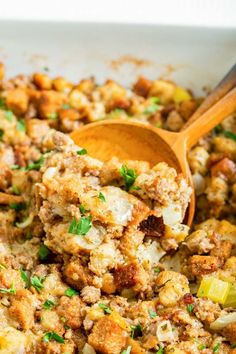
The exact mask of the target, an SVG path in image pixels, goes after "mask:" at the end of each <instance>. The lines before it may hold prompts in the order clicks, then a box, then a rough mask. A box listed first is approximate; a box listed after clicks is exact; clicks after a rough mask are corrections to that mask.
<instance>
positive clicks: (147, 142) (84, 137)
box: [71, 65, 236, 225]
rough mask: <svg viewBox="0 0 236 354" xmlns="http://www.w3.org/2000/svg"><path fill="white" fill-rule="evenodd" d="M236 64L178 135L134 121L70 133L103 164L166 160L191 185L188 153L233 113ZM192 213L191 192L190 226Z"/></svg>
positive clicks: (235, 107)
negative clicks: (117, 161)
mask: <svg viewBox="0 0 236 354" xmlns="http://www.w3.org/2000/svg"><path fill="white" fill-rule="evenodd" d="M235 85H236V65H235V66H234V67H233V68H232V69H231V70H230V71H229V73H228V74H227V75H226V76H225V78H224V79H223V80H222V81H221V82H220V84H219V85H218V86H217V87H216V88H215V89H214V90H213V91H212V93H211V94H210V95H209V96H208V97H207V98H206V100H205V101H204V102H203V103H202V104H201V106H200V107H199V108H198V109H197V111H196V112H195V113H194V114H193V116H192V117H191V118H190V119H189V120H188V122H187V123H186V125H185V126H184V127H183V129H182V130H181V131H180V132H179V133H173V132H169V131H166V130H163V129H159V128H155V127H152V126H151V125H148V124H146V123H140V122H137V121H135V120H101V121H98V122H96V123H92V124H88V125H86V126H84V127H82V128H80V129H78V130H76V131H74V132H72V134H71V138H72V139H73V140H74V142H75V143H76V144H78V145H79V146H81V147H83V148H85V149H86V150H87V151H88V153H89V154H90V155H91V156H92V157H95V158H98V159H100V160H102V161H107V160H109V159H111V158H112V157H113V156H116V157H118V158H119V159H120V160H121V161H122V160H142V161H148V162H149V163H150V165H151V166H153V165H155V164H157V163H158V162H163V161H165V162H166V163H167V164H168V165H169V166H171V167H174V168H175V169H176V171H177V172H178V173H183V175H184V176H185V177H186V179H187V180H188V183H189V184H190V185H191V186H193V183H192V176H191V172H190V168H189V165H188V162H187V151H188V150H189V149H190V148H191V147H192V146H193V145H195V144H196V143H197V142H198V140H199V139H200V138H201V137H202V136H203V135H205V134H206V133H208V132H209V131H210V130H211V129H212V128H214V127H215V126H216V125H217V124H219V123H220V122H221V121H222V120H223V119H224V118H225V117H227V116H228V115H230V114H232V113H233V112H234V111H235V110H236V88H235V87H234V86H235ZM194 210H195V196H194V193H192V197H191V200H190V204H189V207H188V210H187V212H186V215H185V222H186V223H187V224H188V225H191V223H192V221H193V217H194Z"/></svg>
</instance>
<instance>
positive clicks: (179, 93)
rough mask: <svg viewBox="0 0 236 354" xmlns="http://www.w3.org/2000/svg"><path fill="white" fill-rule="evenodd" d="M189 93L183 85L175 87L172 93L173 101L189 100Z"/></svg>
mask: <svg viewBox="0 0 236 354" xmlns="http://www.w3.org/2000/svg"><path fill="white" fill-rule="evenodd" d="M191 98H192V97H191V95H190V94H189V92H188V91H187V90H185V89H184V88H183V87H179V86H178V87H176V89H175V92H174V95H173V100H174V102H175V103H180V102H183V101H189V100H191Z"/></svg>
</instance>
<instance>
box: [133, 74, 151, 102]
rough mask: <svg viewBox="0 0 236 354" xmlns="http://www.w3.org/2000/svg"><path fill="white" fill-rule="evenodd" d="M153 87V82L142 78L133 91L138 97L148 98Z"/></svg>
mask: <svg viewBox="0 0 236 354" xmlns="http://www.w3.org/2000/svg"><path fill="white" fill-rule="evenodd" d="M151 86H152V82H151V81H150V80H148V79H146V78H145V77H140V78H139V79H138V81H137V82H136V83H135V84H134V86H133V90H134V92H135V93H136V95H139V96H143V97H147V96H148V92H149V90H150V88H151Z"/></svg>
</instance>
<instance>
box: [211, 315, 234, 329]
mask: <svg viewBox="0 0 236 354" xmlns="http://www.w3.org/2000/svg"><path fill="white" fill-rule="evenodd" d="M233 322H236V312H233V313H229V314H227V315H224V316H221V317H219V318H217V320H215V321H214V322H212V323H211V324H210V328H211V329H212V330H213V331H219V330H221V329H222V328H224V327H225V326H227V325H228V324H230V323H233Z"/></svg>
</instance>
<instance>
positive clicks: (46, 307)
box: [43, 300, 55, 310]
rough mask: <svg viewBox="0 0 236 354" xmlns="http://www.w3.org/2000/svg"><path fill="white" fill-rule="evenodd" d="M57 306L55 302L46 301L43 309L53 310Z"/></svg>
mask: <svg viewBox="0 0 236 354" xmlns="http://www.w3.org/2000/svg"><path fill="white" fill-rule="evenodd" d="M54 305H55V303H54V301H52V300H46V301H45V302H44V304H43V308H44V309H45V310H51V308H52V307H53V306H54Z"/></svg>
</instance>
